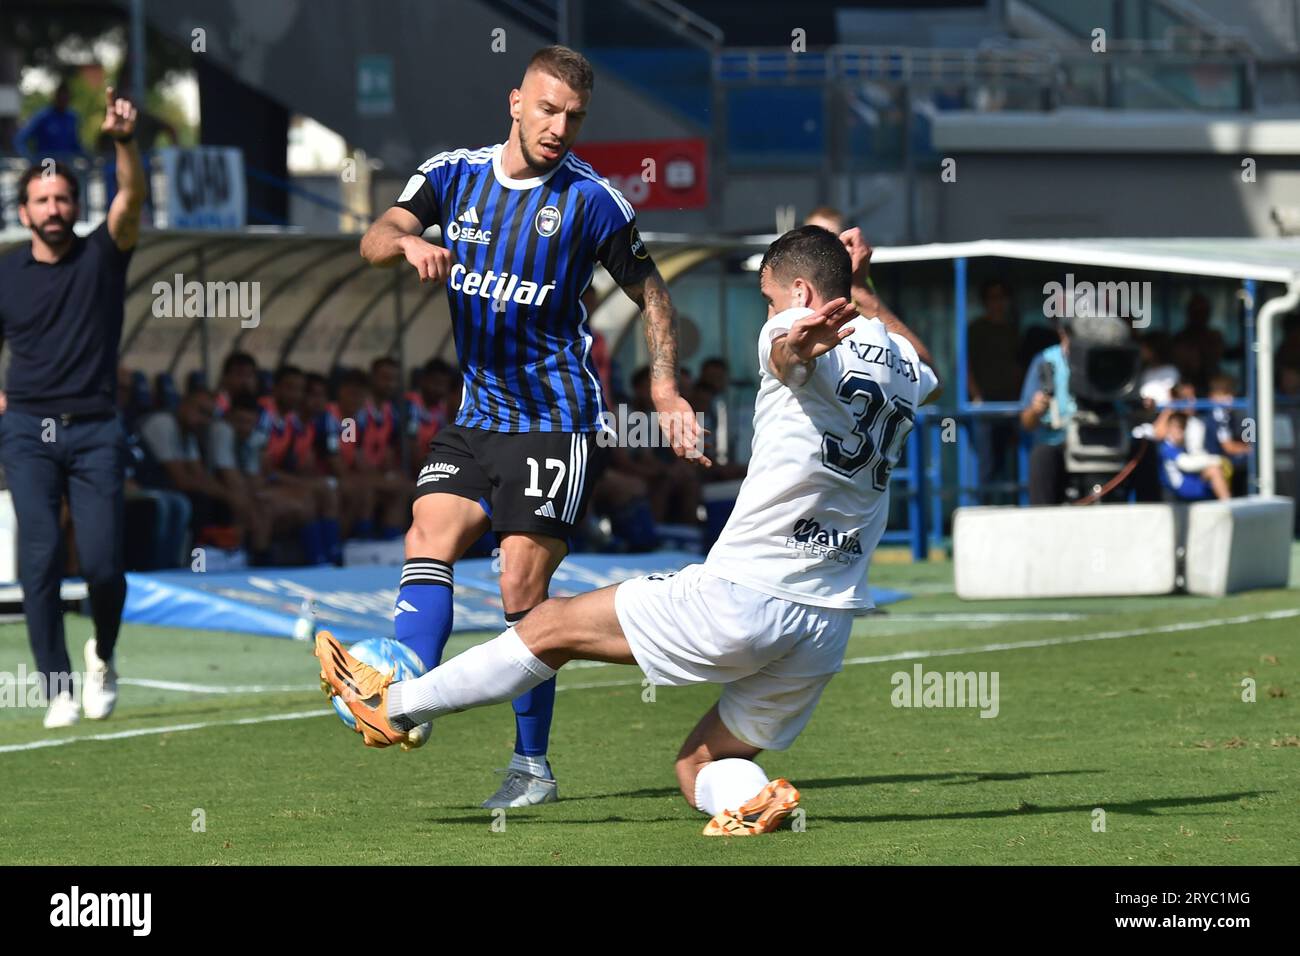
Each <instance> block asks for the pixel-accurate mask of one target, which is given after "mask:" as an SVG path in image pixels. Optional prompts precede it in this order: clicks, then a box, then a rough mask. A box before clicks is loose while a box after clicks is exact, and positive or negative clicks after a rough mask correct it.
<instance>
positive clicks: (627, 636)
mask: <svg viewBox="0 0 1300 956" xmlns="http://www.w3.org/2000/svg"><path fill="white" fill-rule="evenodd" d="M848 236H849V234H848V233H845V234H844V237H837V236H835V235H834V234H833V233H830V232H827V231H826V230H825V229H822V228H821V227H819V226H804V227H802V228H799V229H795V230H792V231H790V232H787V233H786V234H785V235H783V236H782V237H781V238H779V239H777V240H776V241H775V242H774V243H772V245H771V246H770V247H769V248H768V250H767V252H766V254H765V255H764V257H763V263H762V266H761V268H760V270H759V276H760V288H761V290H762V293H763V297H764V298H765V299H766V300H767V303H768V320H767V322H766V323H765V324H764V326H763V328H762V331H761V332H760V333H759V340H758V363H759V371H760V376H761V378H760V384H759V389H758V397H757V401H756V403H755V408H754V444H753V451H752V455H751V460H750V468H749V475H748V477H747V478H746V479H745V481H744V483H743V485H742V486H741V490H740V495H739V497H738V499H737V501H736V506H735V509H734V510H733V512H732V514H731V518H730V520H729V521H728V522H727V526H726V528H725V529H724V530H723V532H722V535H721V536H720V537H719V538H718V541H717V543H716V544H714V546H713V548H712V549H711V550H710V552H709V554H708V557H707V558H706V559H705V561H704V562H703V563H702V564H693V565H689V566H688V567H686V568H683V569H682V570H681V571H679V572H677V573H675V574H652V575H648V576H646V577H641V578H634V579H632V580H630V581H625V582H623V583H622V584H618V585H614V586H612V587H608V588H603V589H601V590H599V591H593V592H591V593H588V594H583V595H579V596H578V597H573V598H552V599H551V600H548V601H546V602H545V603H543V604H541V605H539V606H538V607H537V608H535V609H534V610H533V611H532V613H531V614H529V615H528V617H527V618H526V619H525V620H524V621H522V622H521V623H520V624H518V625H516V626H515V627H512V628H510V629H508V630H506V631H505V633H503V634H502V635H500V636H499V637H497V638H495V639H493V640H491V641H488V642H487V643H485V644H480V645H478V646H477V647H473V648H470V649H469V650H467V651H465V652H464V653H463V654H461V655H459V656H457V657H455V658H453V659H451V660H450V661H447V662H446V663H444V664H443V665H442V666H440V667H437V668H435V669H434V670H431V671H429V672H428V673H427V674H425V675H423V676H421V677H419V678H416V679H415V680H411V681H401V682H396V683H393V682H391V679H390V678H388V677H387V676H386V675H384V674H382V673H380V672H378V671H375V670H373V669H372V668H370V667H368V666H367V665H365V664H363V663H361V662H360V661H357V660H356V659H355V658H352V657H351V656H350V655H349V654H347V652H346V651H345V650H344V649H343V647H342V646H341V645H340V644H339V643H338V642H337V641H336V640H334V639H333V637H331V636H330V635H328V634H327V633H322V634H321V635H320V636H318V638H317V644H316V654H317V656H318V657H319V658H320V661H321V665H322V675H321V676H322V678H323V679H324V680H325V681H326V682H327V683H328V685H329V687H330V691H329V692H330V693H331V695H337V696H341V697H342V698H343V699H344V700H345V701H346V702H347V704H348V707H349V709H350V710H351V711H352V713H353V714H355V715H356V717H357V728H358V732H360V733H361V734H362V735H363V737H364V739H365V742H366V744H367V745H368V746H378V747H384V746H389V745H391V744H395V743H401V742H402V741H403V740H404V739H405V735H406V733H408V732H409V731H410V730H411V729H412V728H414V727H416V726H418V725H419V724H422V723H424V722H426V721H429V720H432V719H435V718H438V717H442V716H445V715H447V714H450V713H455V712H457V711H461V710H466V709H468V708H470V707H480V706H483V705H486V704H492V703H498V702H500V701H505V700H510V699H511V698H512V697H515V696H517V695H518V694H520V693H522V692H523V691H525V690H527V689H528V688H530V687H533V686H535V685H537V684H539V683H541V682H542V681H544V680H549V679H550V678H551V677H553V676H555V673H556V671H557V670H558V669H559V668H560V667H562V666H563V665H564V664H566V663H568V662H569V661H572V660H596V661H609V662H612V663H619V664H636V665H637V666H639V667H640V668H641V669H642V671H644V672H645V674H646V677H647V678H649V679H650V681H651V682H653V683H655V684H662V685H682V684H693V683H700V682H706V681H707V682H712V683H717V684H721V685H723V686H722V694H721V697H720V699H719V701H718V703H717V704H716V705H715V706H714V707H713V708H712V709H710V710H709V712H708V713H706V714H705V715H704V717H703V718H702V719H701V720H700V722H699V724H697V725H696V727H695V729H694V730H693V731H692V732H691V733H690V735H689V736H688V737H687V739H686V742H685V743H684V744H683V745H682V748H681V751H680V752H679V754H678V757H677V766H676V769H677V779H678V783H679V784H680V786H681V789H682V794H683V795H684V796H685V797H686V799H687V801H688V802H690V804H691V805H692V806H694V807H696V808H697V809H699V810H702V811H704V812H705V813H708V814H709V815H710V817H711V819H710V821H709V823H708V825H707V826H706V827H705V829H704V833H705V834H706V835H726V836H730V835H753V834H759V833H766V832H769V831H771V830H773V829H775V828H776V827H777V826H778V825H779V824H780V822H781V820H783V819H784V818H785V817H786V816H787V815H789V813H790V812H791V811H792V810H793V809H794V808H795V807H796V806H798V800H799V793H798V791H797V790H796V789H795V788H794V787H793V786H792V785H791V784H790V783H789V782H787V781H785V780H782V779H777V780H768V778H767V775H766V774H764V773H763V771H762V769H761V768H760V767H759V766H758V765H757V764H756V763H754V762H753V759H752V758H753V757H755V756H756V755H757V754H758V753H759V751H761V750H783V749H785V748H787V747H789V746H790V745H791V744H792V743H793V742H794V740H795V738H796V737H798V736H799V734H800V732H801V731H802V730H803V729H804V727H805V726H806V725H807V723H808V721H809V719H810V718H811V717H812V712H813V710H814V708H815V707H816V705H817V701H818V699H819V698H820V697H821V694H822V691H823V690H824V689H825V687H826V684H827V682H828V681H829V680H830V679H831V677H832V676H833V675H834V674H836V673H837V672H838V671H839V670H840V669H841V667H842V666H843V661H844V651H845V647H846V645H847V643H848V639H849V632H850V630H851V629H852V625H853V618H854V616H855V614H858V613H861V612H862V611H864V610H866V609H868V608H870V607H871V606H872V605H871V598H870V594H869V591H868V589H867V565H868V563H869V561H870V558H871V554H872V552H873V551H874V550H875V548H876V545H877V544H878V543H879V541H880V537H881V535H882V534H883V532H884V530H885V522H886V519H887V516H888V512H889V474H890V469H891V468H892V467H893V466H894V465H895V464H896V463H897V461H898V459H899V456H900V454H901V453H902V449H903V446H904V443H905V441H906V439H907V435H908V433H909V432H910V431H911V428H912V422H913V419H914V417H915V414H916V411H917V409H918V408H919V407H920V406H921V405H924V404H928V403H929V402H932V401H934V400H935V399H936V398H937V397H938V394H939V385H938V380H937V378H936V376H935V373H934V371H933V370H932V368H931V362H930V357H929V353H928V352H927V351H926V349H925V346H924V345H923V344H922V343H921V342H920V341H919V340H918V339H917V338H916V336H915V335H913V334H912V332H911V331H910V330H908V329H907V327H906V326H904V325H903V324H902V323H901V322H900V321H899V320H898V319H897V318H896V317H895V316H894V315H892V313H889V312H888V310H886V309H884V308H883V307H881V309H880V310H879V314H877V315H876V316H873V317H870V318H867V317H863V316H861V315H859V314H858V313H857V312H856V311H855V310H854V309H853V307H852V306H850V305H848V304H847V301H846V300H847V299H848V298H849V295H850V288H851V284H852V273H853V271H854V269H853V263H852V260H851V258H850V251H849V250H850V249H851V248H852V249H854V252H855V255H857V257H858V258H861V257H862V255H863V252H862V250H863V249H865V246H861V245H860V244H856V248H855V243H856V240H855V241H850V239H849V238H848ZM855 236H856V232H855ZM865 254H866V256H867V257H868V258H869V252H867V253H865Z"/></svg>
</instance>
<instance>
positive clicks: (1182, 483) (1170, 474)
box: [1157, 409, 1232, 501]
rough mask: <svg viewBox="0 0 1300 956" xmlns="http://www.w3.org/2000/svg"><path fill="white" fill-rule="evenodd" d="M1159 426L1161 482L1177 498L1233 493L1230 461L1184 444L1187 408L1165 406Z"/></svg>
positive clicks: (1207, 497)
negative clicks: (1160, 435)
mask: <svg viewBox="0 0 1300 956" xmlns="http://www.w3.org/2000/svg"><path fill="white" fill-rule="evenodd" d="M1162 417H1164V418H1165V419H1166V420H1165V422H1164V423H1163V424H1164V427H1163V428H1161V427H1160V426H1159V425H1157V430H1158V431H1161V432H1163V434H1164V440H1163V441H1162V442H1161V443H1160V465H1161V468H1160V483H1161V484H1162V485H1164V487H1165V488H1166V489H1168V490H1169V492H1170V493H1171V494H1172V495H1173V497H1175V498H1177V499H1178V500H1179V501H1204V500H1206V499H1209V498H1218V499H1220V500H1221V501H1222V500H1227V499H1228V498H1230V497H1232V492H1231V491H1229V489H1228V477H1227V476H1228V473H1229V472H1230V471H1231V465H1229V464H1228V463H1227V461H1226V460H1225V459H1224V458H1223V457H1222V456H1220V455H1212V454H1209V453H1208V452H1199V453H1195V452H1190V451H1188V450H1187V448H1186V447H1185V442H1186V435H1187V422H1188V416H1187V413H1186V412H1176V411H1173V410H1172V409H1167V410H1166V412H1165V414H1164V415H1163V416H1162Z"/></svg>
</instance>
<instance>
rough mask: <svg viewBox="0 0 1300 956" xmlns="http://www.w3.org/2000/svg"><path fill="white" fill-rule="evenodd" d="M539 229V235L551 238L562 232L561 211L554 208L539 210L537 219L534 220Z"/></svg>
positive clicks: (546, 207)
mask: <svg viewBox="0 0 1300 956" xmlns="http://www.w3.org/2000/svg"><path fill="white" fill-rule="evenodd" d="M533 224H534V225H535V226H536V227H537V234H538V235H539V236H544V237H546V238H548V239H549V238H550V237H551V236H553V235H555V234H556V233H557V232H559V231H560V210H558V209H556V208H555V207H554V206H543V207H542V208H541V209H539V210H537V218H536V219H535V220H533Z"/></svg>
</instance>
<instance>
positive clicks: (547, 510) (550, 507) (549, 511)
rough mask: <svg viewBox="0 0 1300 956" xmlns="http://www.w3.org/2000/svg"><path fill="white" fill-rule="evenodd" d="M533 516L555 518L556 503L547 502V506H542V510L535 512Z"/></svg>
mask: <svg viewBox="0 0 1300 956" xmlns="http://www.w3.org/2000/svg"><path fill="white" fill-rule="evenodd" d="M533 514H535V515H538V516H539V517H542V518H554V517H555V502H553V501H548V502H546V504H544V505H542V506H541V507H540V508H538V509H537V510H536V511H534V512H533Z"/></svg>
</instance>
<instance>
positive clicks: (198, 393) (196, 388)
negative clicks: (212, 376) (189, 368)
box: [181, 382, 212, 402]
mask: <svg viewBox="0 0 1300 956" xmlns="http://www.w3.org/2000/svg"><path fill="white" fill-rule="evenodd" d="M196 398H212V389H210V388H208V387H207V386H206V385H204V384H202V383H200V382H195V383H194V384H193V385H191V386H190V387H189V388H187V389H186V390H185V395H184V396H183V397H182V399H181V400H182V401H185V402H192V401H194V399H196Z"/></svg>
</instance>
